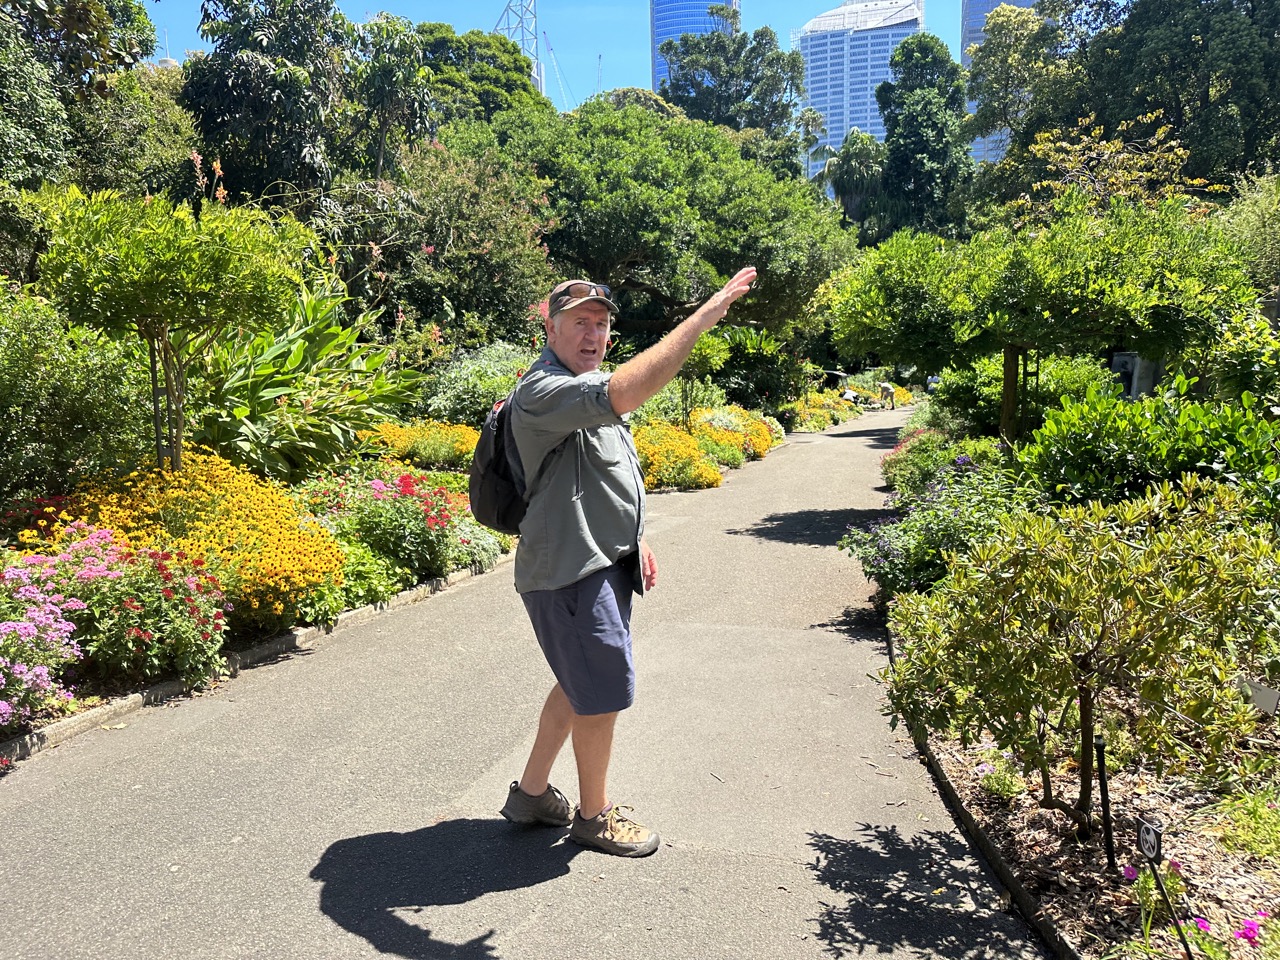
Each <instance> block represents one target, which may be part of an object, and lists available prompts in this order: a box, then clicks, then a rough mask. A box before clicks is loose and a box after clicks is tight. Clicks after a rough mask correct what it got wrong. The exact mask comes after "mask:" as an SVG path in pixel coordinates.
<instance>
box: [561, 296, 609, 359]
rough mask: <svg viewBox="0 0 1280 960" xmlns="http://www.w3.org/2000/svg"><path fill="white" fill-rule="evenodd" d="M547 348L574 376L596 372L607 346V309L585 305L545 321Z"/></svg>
mask: <svg viewBox="0 0 1280 960" xmlns="http://www.w3.org/2000/svg"><path fill="white" fill-rule="evenodd" d="M557 328H558V329H557ZM547 346H549V347H550V348H551V349H552V350H553V351H554V352H555V355H556V356H557V357H559V358H560V362H561V363H563V364H564V365H565V366H566V367H568V368H569V369H570V370H572V371H573V372H574V374H583V373H590V372H591V371H592V370H599V369H600V364H601V363H603V362H604V352H605V350H606V349H608V346H609V308H608V307H606V306H605V305H604V304H603V303H594V302H587V303H580V304H578V305H577V306H576V307H570V308H569V309H568V310H562V311H560V312H559V313H558V314H556V315H555V317H554V318H552V319H550V320H548V321H547Z"/></svg>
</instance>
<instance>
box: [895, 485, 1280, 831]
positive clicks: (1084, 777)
mask: <svg viewBox="0 0 1280 960" xmlns="http://www.w3.org/2000/svg"><path fill="white" fill-rule="evenodd" d="M1246 510H1247V504H1246V503H1245V502H1244V501H1242V500H1241V498H1240V497H1239V496H1238V495H1236V494H1234V493H1233V492H1231V491H1230V490H1229V489H1227V488H1225V487H1220V486H1215V485H1212V484H1209V483H1206V482H1205V481H1200V480H1196V479H1195V478H1191V479H1190V480H1188V481H1186V482H1185V483H1183V484H1182V485H1180V486H1173V485H1169V484H1166V485H1164V486H1162V487H1160V488H1157V489H1155V490H1153V491H1152V492H1151V493H1150V494H1149V495H1148V496H1146V497H1145V498H1143V499H1141V500H1136V501H1127V502H1125V503H1121V504H1118V505H1116V506H1114V507H1104V506H1101V505H1098V504H1089V505H1085V506H1079V507H1071V508H1064V509H1062V510H1059V511H1057V512H1055V513H1053V514H1051V515H1041V514H1036V513H1015V514H1012V515H1010V516H1008V517H1007V518H1005V519H1004V520H1002V521H1001V523H1000V525H999V528H998V530H997V531H995V532H994V534H993V535H992V536H990V537H989V538H988V539H987V540H986V541H985V542H982V543H979V544H976V545H974V546H971V547H970V548H969V550H968V551H967V552H965V553H960V554H957V555H956V556H955V558H954V559H953V560H952V561H951V562H950V564H949V567H948V571H949V572H948V574H947V576H946V578H945V579H943V580H942V581H941V582H940V583H939V584H938V585H937V586H936V587H935V588H934V589H933V590H932V591H931V592H930V593H928V594H903V595H900V596H899V597H898V599H897V603H896V605H895V607H894V611H893V614H892V617H891V626H892V629H893V630H894V632H895V633H896V634H897V636H898V637H899V638H900V639H901V641H902V643H903V646H902V649H901V655H900V656H899V657H898V660H897V664H896V666H895V667H893V668H891V669H890V670H889V671H888V679H889V683H890V686H889V696H890V700H891V702H892V703H893V705H894V708H895V709H897V710H899V711H900V712H902V713H903V714H904V715H905V716H907V717H910V718H912V719H914V720H916V721H919V722H922V723H924V724H926V725H928V726H929V727H931V728H933V729H948V730H951V731H953V732H955V733H957V734H959V735H960V736H961V737H962V738H964V739H965V740H966V741H972V740H975V739H977V738H979V737H980V736H982V734H983V732H984V731H987V732H990V734H991V736H992V737H993V738H994V740H995V742H996V744H997V746H998V747H1000V748H1001V749H1007V750H1011V751H1013V753H1014V755H1015V757H1016V758H1017V760H1018V761H1019V762H1020V763H1021V764H1022V766H1023V768H1024V769H1025V770H1027V771H1036V772H1038V773H1039V774H1040V780H1041V795H1040V804H1041V806H1043V807H1045V808H1048V809H1053V810H1058V811H1061V812H1062V813H1064V814H1065V815H1066V816H1067V817H1068V818H1069V819H1070V820H1071V822H1072V823H1073V824H1074V825H1075V827H1076V830H1077V832H1078V833H1080V834H1082V835H1087V834H1088V833H1089V831H1090V829H1091V825H1092V796H1093V793H1092V791H1093V784H1092V781H1093V776H1092V772H1093V749H1094V745H1093V737H1094V733H1095V731H1096V730H1097V729H1098V728H1099V726H1100V724H1101V720H1102V718H1103V717H1105V716H1108V715H1110V716H1112V717H1113V718H1116V719H1121V720H1122V722H1123V723H1124V725H1125V726H1128V727H1130V728H1131V730H1132V732H1133V734H1134V736H1135V741H1136V744H1137V745H1138V748H1139V749H1141V750H1142V751H1144V752H1145V753H1146V755H1147V756H1149V757H1151V758H1154V759H1155V760H1156V761H1157V762H1158V763H1161V764H1165V765H1168V766H1171V767H1174V768H1176V769H1178V770H1183V771H1189V772H1195V773H1211V774H1216V775H1223V774H1228V775H1229V774H1230V773H1232V772H1243V771H1256V770H1258V769H1260V766H1259V765H1260V764H1261V763H1262V762H1263V761H1264V760H1265V758H1263V757H1259V756H1255V755H1252V754H1251V748H1250V746H1249V745H1248V742H1247V739H1246V737H1247V735H1248V734H1249V732H1250V731H1251V730H1252V729H1253V728H1254V725H1255V724H1256V723H1257V717H1258V715H1257V713H1256V712H1255V711H1253V710H1252V709H1251V708H1249V707H1248V706H1247V705H1246V704H1245V702H1244V700H1243V699H1242V698H1241V696H1240V693H1239V690H1238V689H1237V687H1236V686H1235V683H1234V679H1233V678H1234V677H1235V676H1236V675H1237V671H1239V670H1241V669H1242V668H1243V669H1250V668H1251V667H1252V666H1253V665H1256V664H1257V662H1258V661H1259V660H1261V659H1264V658H1268V657H1270V656H1273V655H1274V654H1275V651H1276V644H1277V636H1276V632H1275V625H1274V621H1273V618H1272V613H1271V611H1272V605H1273V604H1274V602H1275V577H1276V573H1277V572H1278V571H1277V566H1276V564H1277V556H1276V551H1275V545H1274V542H1273V538H1272V537H1271V534H1270V530H1269V528H1268V529H1262V528H1259V527H1255V526H1253V525H1251V524H1250V522H1249V521H1248V520H1247V519H1246V517H1245V513H1246ZM1055 732H1056V736H1055ZM1073 744H1074V745H1073ZM1060 751H1061V753H1062V754H1065V755H1066V756H1071V757H1074V761H1075V764H1076V765H1077V768H1078V770H1079V773H1080V776H1079V792H1078V795H1077V796H1076V797H1075V798H1072V799H1067V798H1064V797H1063V796H1061V795H1060V794H1059V793H1058V792H1057V790H1056V788H1055V786H1054V781H1053V778H1052V777H1051V771H1052V769H1053V768H1054V767H1056V766H1057V764H1058V762H1059V760H1060V759H1061V756H1060Z"/></svg>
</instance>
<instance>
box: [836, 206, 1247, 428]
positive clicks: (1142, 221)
mask: <svg viewBox="0 0 1280 960" xmlns="http://www.w3.org/2000/svg"><path fill="white" fill-rule="evenodd" d="M1053 209H1054V210H1055V212H1056V218H1055V219H1053V220H1051V221H1050V222H1048V223H1046V224H1043V225H1037V226H1036V227H1035V228H1027V229H1022V230H1012V229H1008V228H1004V227H999V228H992V229H989V230H986V231H983V232H982V233H980V234H978V235H976V236H975V237H974V238H973V239H972V240H970V241H969V242H967V243H963V244H958V243H957V244H952V243H946V242H944V241H942V240H940V239H938V238H936V237H934V236H930V235H927V234H920V233H912V232H906V231H904V232H901V233H898V234H895V235H894V236H893V237H891V238H890V239H889V240H888V241H886V242H885V243H883V244H882V245H880V246H879V247H877V248H876V249H875V250H872V251H868V252H867V253H866V254H865V255H864V256H863V257H862V259H861V260H860V261H859V262H858V263H857V264H855V265H854V266H852V267H849V268H847V269H846V270H844V271H843V272H840V273H837V274H836V275H835V276H834V277H833V278H832V279H831V280H830V281H829V282H828V283H827V284H826V285H825V286H824V287H823V289H822V290H821V291H819V294H818V296H817V297H816V298H815V301H814V309H815V310H816V311H817V312H818V313H819V315H821V316H824V317H826V318H827V319H828V320H829V322H830V323H831V326H832V329H833V333H834V337H835V342H836V346H837V348H838V349H839V350H840V352H841V354H842V356H844V357H846V358H848V359H850V360H854V359H857V358H859V357H862V356H864V355H865V354H867V353H869V352H874V353H876V354H877V355H878V356H879V357H880V358H881V359H882V360H886V361H890V362H894V363H904V364H914V365H916V366H917V367H918V368H919V369H921V370H923V371H925V372H931V371H936V370H940V369H942V368H944V367H946V366H959V365H961V364H965V363H969V362H971V361H972V360H973V359H975V358H977V357H980V356H985V355H989V354H991V353H994V352H996V351H1000V352H1002V354H1003V359H1002V390H1001V407H1000V430H1001V433H1002V434H1003V435H1004V436H1005V437H1009V438H1012V437H1014V436H1016V434H1017V429H1018V421H1017V415H1018V391H1019V378H1020V376H1021V361H1022V360H1023V358H1024V357H1025V356H1026V354H1027V352H1028V351H1030V350H1036V351H1038V352H1040V353H1050V352H1055V351H1058V352H1064V353H1085V352H1092V351H1101V350H1104V349H1107V348H1111V347H1115V346H1120V345H1123V346H1124V347H1125V348H1126V349H1130V350H1136V351H1138V352H1140V353H1142V354H1143V355H1145V356H1161V355H1163V354H1165V353H1167V352H1169V351H1173V350H1178V349H1181V348H1184V347H1187V346H1189V345H1191V344H1194V343H1206V344H1207V343H1208V342H1210V341H1212V340H1213V339H1214V337H1215V334H1216V332H1217V330H1218V329H1219V328H1220V327H1221V326H1222V325H1224V324H1226V323H1228V322H1230V321H1232V320H1238V319H1240V318H1244V317H1247V316H1249V315H1250V314H1251V313H1252V311H1253V310H1254V308H1255V301H1256V291H1255V290H1254V288H1253V285H1252V284H1251V283H1250V281H1249V277H1248V275H1247V273H1246V272H1245V270H1244V268H1243V265H1242V264H1241V262H1240V259H1239V256H1238V254H1237V252H1236V250H1235V249H1234V248H1233V247H1232V246H1231V244H1230V243H1229V242H1228V241H1227V240H1226V238H1225V237H1224V236H1223V235H1222V233H1221V231H1220V230H1219V229H1218V228H1217V227H1216V225H1215V224H1214V223H1213V222H1212V221H1210V220H1207V219H1205V218H1203V217H1197V216H1195V215H1194V214H1192V213H1191V212H1189V211H1188V209H1187V207H1186V205H1185V204H1183V203H1179V202H1178V201H1175V200H1166V201H1163V202H1160V203H1157V204H1153V205H1150V206H1148V205H1142V204H1133V203H1128V202H1125V201H1123V200H1121V199H1115V200H1113V201H1112V202H1111V203H1109V204H1108V205H1107V206H1106V207H1105V209H1103V210H1102V211H1097V210H1096V209H1094V208H1093V207H1092V206H1091V205H1090V204H1089V203H1088V201H1087V199H1086V197H1085V195H1084V194H1082V193H1080V192H1078V191H1072V192H1068V193H1067V194H1065V195H1064V196H1063V197H1062V198H1061V199H1060V200H1058V201H1057V202H1056V203H1055V205H1054V208H1053Z"/></svg>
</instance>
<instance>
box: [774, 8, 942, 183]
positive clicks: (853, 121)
mask: <svg viewBox="0 0 1280 960" xmlns="http://www.w3.org/2000/svg"><path fill="white" fill-rule="evenodd" d="M923 29H924V0H847V2H845V3H842V4H841V5H840V6H838V7H836V8H835V9H834V10H829V11H827V12H826V13H824V14H822V15H821V16H818V17H814V18H813V19H812V20H810V21H809V22H808V23H806V24H805V25H804V26H803V27H802V28H801V29H799V30H797V31H795V32H794V33H793V34H792V35H791V46H792V48H793V49H796V50H799V51H800V53H801V55H803V56H804V86H805V106H806V107H813V108H814V109H815V110H817V111H818V112H819V113H821V114H822V116H823V118H824V119H825V121H826V128H827V132H826V134H825V135H824V136H823V137H822V139H821V140H820V141H819V145H821V146H828V147H831V149H833V150H839V149H840V145H841V144H842V143H844V138H845V137H846V136H847V135H848V133H849V131H850V130H852V129H853V128H854V127H857V128H858V129H859V130H861V131H862V132H863V133H869V134H871V135H872V136H874V137H875V138H876V139H877V140H883V139H884V120H883V119H882V118H881V116H880V106H879V104H877V103H876V87H878V86H879V85H880V84H881V83H883V82H884V81H886V80H889V79H891V74H890V71H889V56H890V55H891V54H892V53H893V50H894V48H895V47H897V45H898V44H899V43H901V42H902V41H903V40H905V39H906V38H907V37H909V36H911V35H912V34H913V33H919V32H920V31H921V30H923ZM821 168H822V164H821V163H820V162H818V161H814V160H810V161H809V175H810V176H813V174H815V173H817V171H818V170H820V169H821Z"/></svg>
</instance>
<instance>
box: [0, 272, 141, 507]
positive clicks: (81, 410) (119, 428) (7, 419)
mask: <svg viewBox="0 0 1280 960" xmlns="http://www.w3.org/2000/svg"><path fill="white" fill-rule="evenodd" d="M149 393H150V389H149V384H148V383H147V380H146V372H145V367H144V366H143V365H142V363H140V362H139V358H138V356H137V345H136V344H128V343H120V342H116V341H112V340H109V339H108V338H107V337H106V336H105V335H103V334H101V333H98V332H96V331H92V330H87V329H85V328H83V327H70V328H69V327H68V326H67V324H66V322H65V321H64V320H63V318H62V317H61V316H60V315H59V314H58V312H57V311H56V310H54V309H53V307H51V306H50V305H49V304H48V303H47V302H46V301H43V300H40V299H37V298H36V297H33V296H30V295H28V294H25V293H11V292H9V291H8V290H6V289H4V288H3V287H0V503H3V502H6V501H8V500H10V499H12V498H14V497H15V496H21V495H25V496H31V497H35V496H45V495H48V494H62V493H66V492H68V491H69V489H70V488H71V487H73V486H74V485H75V484H76V483H77V481H79V480H82V479H84V478H86V477H90V476H95V475H97V474H99V473H101V472H105V471H108V470H111V469H115V468H127V467H131V466H132V465H133V464H134V463H136V462H137V461H138V460H139V459H141V458H142V457H144V456H145V455H146V452H147V437H148V432H149V430H148V428H149V423H148V421H149V412H150V403H149V397H148V394H149Z"/></svg>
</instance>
